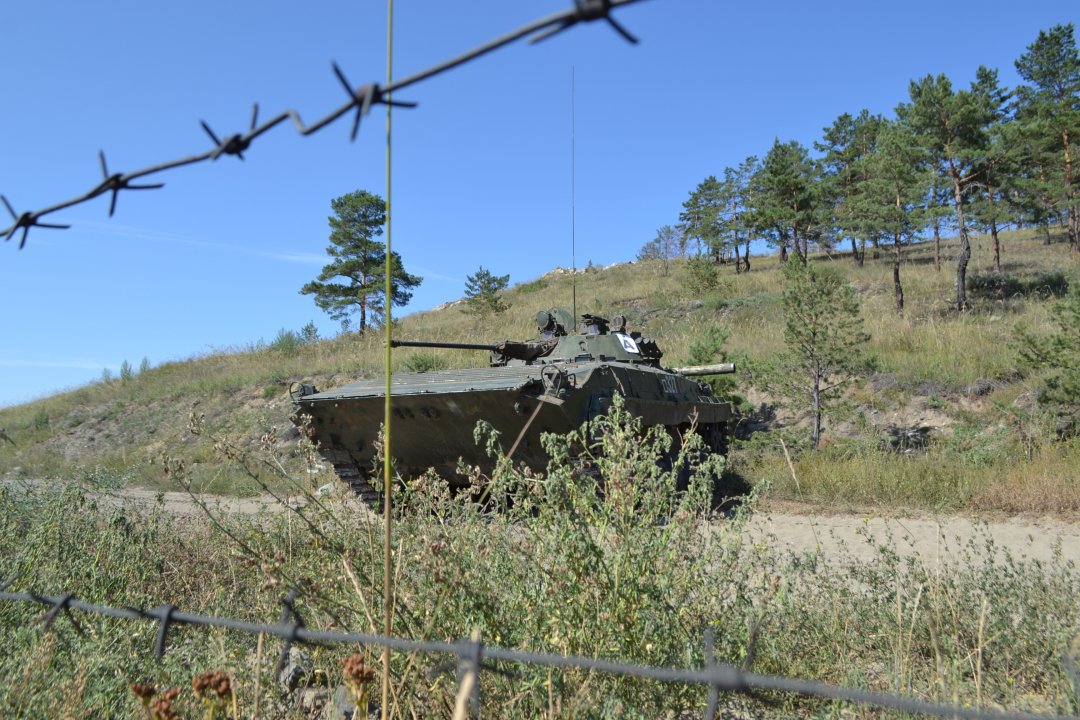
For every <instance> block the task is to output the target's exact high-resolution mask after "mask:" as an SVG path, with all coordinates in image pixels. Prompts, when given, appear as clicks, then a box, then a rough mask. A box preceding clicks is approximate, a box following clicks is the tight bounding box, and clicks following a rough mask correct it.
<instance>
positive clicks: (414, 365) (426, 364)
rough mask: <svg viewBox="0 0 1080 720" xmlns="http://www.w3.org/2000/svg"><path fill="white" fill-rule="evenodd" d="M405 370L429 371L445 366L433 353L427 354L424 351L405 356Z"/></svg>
mask: <svg viewBox="0 0 1080 720" xmlns="http://www.w3.org/2000/svg"><path fill="white" fill-rule="evenodd" d="M404 365H405V370H407V371H408V372H430V371H432V370H442V369H444V368H445V367H446V363H445V362H444V361H442V360H440V359H439V358H437V357H435V355H434V354H432V355H428V354H426V353H418V352H415V353H412V354H410V355H409V356H408V357H407V358H405V363H404Z"/></svg>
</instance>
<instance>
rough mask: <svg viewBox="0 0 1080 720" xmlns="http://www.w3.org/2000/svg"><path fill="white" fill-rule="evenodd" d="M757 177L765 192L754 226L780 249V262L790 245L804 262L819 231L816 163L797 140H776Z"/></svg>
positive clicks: (819, 203) (820, 205) (819, 213)
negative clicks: (782, 141)
mask: <svg viewBox="0 0 1080 720" xmlns="http://www.w3.org/2000/svg"><path fill="white" fill-rule="evenodd" d="M759 176H760V182H761V185H762V189H763V190H764V193H763V194H762V196H761V197H760V198H759V199H758V202H757V203H756V207H755V210H754V221H755V226H756V227H757V228H759V229H760V230H761V231H762V232H764V233H765V234H766V236H767V237H768V239H769V244H770V245H772V246H773V247H777V248H779V250H780V259H781V260H782V261H786V260H787V251H788V248H789V247H790V248H792V249H794V250H795V254H796V255H797V256H798V258H799V260H801V261H802V262H803V263H804V264H805V263H806V259H807V254H808V252H809V246H810V242H811V241H812V240H814V241H817V240H818V239H819V236H820V231H821V228H820V223H819V220H820V218H821V215H822V212H821V211H822V209H823V203H822V202H821V197H820V187H819V185H818V183H817V179H818V168H817V165H816V163H814V161H813V160H812V159H811V158H810V154H809V153H808V152H807V150H806V148H804V147H803V146H802V145H800V144H799V143H798V142H796V141H794V140H792V141H791V142H788V143H781V142H780V140H779V139H777V140H775V141H774V142H773V146H772V148H771V149H770V150H769V152H768V154H767V155H766V156H765V159H764V160H763V161H762V168H761V172H760V175H759Z"/></svg>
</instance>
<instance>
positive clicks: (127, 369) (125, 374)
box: [120, 360, 135, 383]
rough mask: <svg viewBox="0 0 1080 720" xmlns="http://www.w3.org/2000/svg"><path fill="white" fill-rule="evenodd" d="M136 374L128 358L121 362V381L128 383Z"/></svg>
mask: <svg viewBox="0 0 1080 720" xmlns="http://www.w3.org/2000/svg"><path fill="white" fill-rule="evenodd" d="M134 376H135V369H134V368H132V367H131V363H129V362H128V361H127V360H125V361H124V362H122V363H120V382H123V383H126V382H128V381H129V380H131V378H132V377H134Z"/></svg>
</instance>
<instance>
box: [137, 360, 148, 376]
mask: <svg viewBox="0 0 1080 720" xmlns="http://www.w3.org/2000/svg"><path fill="white" fill-rule="evenodd" d="M148 372H150V358H148V357H144V358H143V359H142V362H141V363H139V375H145V374H146V373H148Z"/></svg>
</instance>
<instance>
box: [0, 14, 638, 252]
mask: <svg viewBox="0 0 1080 720" xmlns="http://www.w3.org/2000/svg"><path fill="white" fill-rule="evenodd" d="M639 1H640V0H574V5H573V7H570V8H567V9H566V10H561V11H559V12H556V13H553V14H551V15H548V16H546V17H542V18H539V19H537V20H534V21H532V22H529V23H526V24H525V25H522V26H521V27H518V28H516V29H514V30H511V31H510V32H508V33H505V34H503V35H500V36H499V37H496V38H494V39H492V40H489V41H488V42H486V43H484V44H482V45H478V46H476V47H474V48H472V49H471V50H468V51H466V52H464V53H462V54H460V55H457V56H455V57H452V58H450V59H449V60H446V61H444V62H441V63H438V64H436V65H432V66H431V67H429V68H426V69H424V70H421V71H419V72H416V73H413V74H412V75H408V76H407V77H404V78H402V79H400V80H395V81H394V82H391V83H390V84H388V85H385V86H381V85H379V84H378V83H368V84H367V85H361V86H360V87H357V88H355V89H354V88H353V86H352V84H350V83H349V81H348V80H347V79H346V78H345V74H344V73H343V72H342V71H341V68H339V67H338V65H337V63H332V64H331V67H332V68H333V71H334V74H335V75H336V76H337V78H338V80H339V81H340V82H341V84H342V85H343V86H344V88H345V92H346V93H347V94H348V95H349V101H348V102H346V103H345V104H343V105H342V106H340V107H339V108H337V109H336V110H334V111H333V112H331V113H330V114H329V115H327V116H325V117H323V118H322V119H320V120H317V121H315V122H314V123H312V124H311V125H304V122H303V120H301V119H300V113H298V112H297V111H295V110H292V109H289V110H284V111H282V112H280V113H278V114H277V115H275V116H274V117H272V118H271V119H269V120H267V121H266V122H264V123H263V124H262V125H258V124H257V123H258V119H259V105H258V103H256V104H255V106H254V108H253V110H252V112H251V123H250V126H249V128H248V131H247V132H246V133H236V134H233V135H225V136H222V137H220V138H219V137H218V135H217V134H216V133H215V132H214V131H213V130H212V129H211V128H210V126H209V125H208V124H207V123H206V122H205V121H203V120H200V121H199V123H200V124H201V125H202V128H203V130H205V131H206V134H207V135H209V136H210V139H211V140H212V141H213V142H214V147H213V148H212V149H210V150H207V151H206V152H203V153H200V154H198V155H189V156H187V157H184V158H180V159H178V160H170V161H168V162H163V163H160V164H158V165H152V166H150V167H148V168H143V169H142V170H136V171H134V172H129V173H112V174H110V173H109V169H108V165H107V164H106V162H105V152H104V151H99V152H98V159H99V161H100V163H101V174H102V181H101V182H100V183H98V184H97V185H96V186H95V187H93V188H91V189H90V190H89V191H87V192H85V193H83V194H82V195H79V196H78V197H74V198H71V199H70V200H65V201H63V202H59V203H56V204H55V205H50V206H49V207H46V208H44V209H42V210H35V211H24V212H21V213H19V212H16V211H15V208H14V207H12V205H11V203H10V202H9V201H8V199H7V198H6V197H5V196H4V195H0V200H2V201H3V203H4V206H5V207H6V208H7V211H8V212H9V213H10V214H11V218H12V220H14V221H15V222H14V224H13V225H11V226H10V227H7V228H4V229H3V230H0V235H3V236H4V242H7V241H8V240H10V239H11V238H12V237H13V236H14V235H15V233H16V231H18V230H19V229H20V228H22V231H23V232H22V238H21V239H20V241H19V249H20V250H22V249H23V248H24V247H25V246H26V237H27V234H28V233H29V232H30V228H32V227H41V228H51V229H57V230H65V229H67V228H70V227H71V226H70V225H57V224H52V223H43V222H40V219H41V218H42V217H44V216H46V215H49V214H51V213H54V212H57V211H59V210H63V209H65V208H69V207H71V206H73V205H78V204H80V203H84V202H89V201H90V200H93V199H94V198H96V197H98V196H100V195H104V194H106V193H112V199H111V201H110V203H109V217H112V215H113V213H114V212H116V199H117V196H118V195H119V194H120V191H121V190H156V189H159V188H161V187H164V184H162V183H155V184H152V185H132V184H131V183H132V181H134V180H138V179H139V178H143V177H146V176H148V175H154V174H156V173H160V172H164V171H165V170H171V169H172V168H177V167H182V166H184V165H192V164H194V163H198V162H203V161H205V160H217V159H218V158H219V157H221V156H222V155H235V156H236V157H237V158H239V159H240V160H243V159H244V152H245V151H246V150H248V148H250V147H251V143H252V142H253V141H254V140H255V139H256V138H258V137H259V136H260V135H262V134H263V133H265V132H267V131H268V130H270V129H272V128H274V127H276V126H278V125H279V124H281V123H283V122H285V121H286V120H289V119H290V118H291V119H292V121H293V124H294V125H295V126H296V130H297V132H299V133H300V135H302V136H307V135H311V134H312V133H315V132H318V131H319V130H321V129H322V128H324V127H326V126H327V125H329V124H331V123H333V122H334V121H335V120H337V119H338V118H340V117H341V116H343V115H345V114H346V113H348V112H349V111H350V110H352V109H353V108H356V115H355V117H354V118H353V125H352V132H351V134H350V136H349V137H350V140H355V139H356V133H357V131H359V129H360V119H361V118H362V117H363V116H365V115H367V114H368V112H369V111H370V109H371V106H372V105H377V104H384V105H394V106H398V107H416V103H415V102H408V101H402V100H393V99H391V98H390V93H392V92H395V91H397V90H402V89H404V88H407V87H410V86H412V85H415V84H416V83H418V82H420V81H421V80H426V79H427V78H430V77H433V76H435V75H438V74H440V73H444V72H446V71H447V70H450V69H452V68H455V67H457V66H458V65H463V64H464V63H467V62H469V61H470V60H473V59H475V58H478V57H480V56H481V55H486V54H487V53H489V52H492V51H493V50H497V49H498V48H501V47H502V46H504V45H508V44H510V43H512V42H514V41H516V40H519V39H521V38H523V37H526V36H529V35H531V36H532V38H531V39H530V43H536V42H539V41H541V40H544V39H547V38H549V37H551V36H553V35H556V34H558V33H560V32H562V31H564V30H567V29H569V28H571V27H573V26H574V25H577V24H578V23H579V22H592V21H594V20H606V21H607V23H608V24H609V25H611V27H612V28H614V29H615V30H616V31H617V32H618V33H619V34H620V35H622V36H623V37H624V38H626V39H627V40H628V41H630V42H632V43H636V42H637V39H636V38H635V37H633V36H632V35H631V34H630V33H629V32H627V31H626V29H624V28H623V27H622V26H621V25H619V23H617V22H616V21H615V19H614V18H613V17H611V10H612V9H614V8H617V7H620V6H623V5H629V4H631V3H635V2H639Z"/></svg>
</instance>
